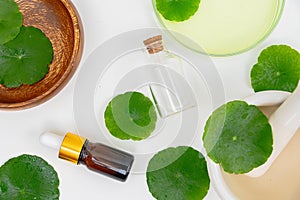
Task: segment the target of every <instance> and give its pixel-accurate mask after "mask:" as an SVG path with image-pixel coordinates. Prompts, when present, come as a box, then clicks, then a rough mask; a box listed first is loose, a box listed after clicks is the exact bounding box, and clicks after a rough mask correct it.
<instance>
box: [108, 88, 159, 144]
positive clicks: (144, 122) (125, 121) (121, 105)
mask: <svg viewBox="0 0 300 200" xmlns="http://www.w3.org/2000/svg"><path fill="white" fill-rule="evenodd" d="M104 118H105V124H106V127H107V129H108V130H109V132H110V133H111V134H112V135H113V136H115V137H117V138H119V139H123V140H128V139H132V140H142V139H145V138H147V137H149V136H150V134H151V133H152V132H153V130H154V129H155V125H156V120H157V116H156V112H155V108H154V105H153V103H152V101H151V100H150V99H149V98H148V97H146V96H144V95H143V94H141V93H139V92H127V93H125V94H121V95H118V96H116V97H115V98H113V99H112V100H111V101H110V102H109V104H108V106H107V107H106V110H105V113H104Z"/></svg>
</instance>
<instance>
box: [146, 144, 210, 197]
mask: <svg viewBox="0 0 300 200" xmlns="http://www.w3.org/2000/svg"><path fill="white" fill-rule="evenodd" d="M146 176H147V184H148V188H149V190H150V192H151V193H152V195H153V196H154V197H155V198H156V199H158V200H160V199H164V200H168V199H170V200H182V199H184V200H199V199H203V198H204V197H205V196H206V194H207V192H208V189H209V184H210V179H209V176H208V171H207V165H206V160H205V158H204V157H203V155H202V154H201V153H200V152H198V151H197V150H195V149H193V148H191V147H185V146H181V147H177V148H168V149H165V150H163V151H160V152H158V153H157V154H156V155H154V157H153V158H152V159H151V160H150V162H149V164H148V168H147V173H146Z"/></svg>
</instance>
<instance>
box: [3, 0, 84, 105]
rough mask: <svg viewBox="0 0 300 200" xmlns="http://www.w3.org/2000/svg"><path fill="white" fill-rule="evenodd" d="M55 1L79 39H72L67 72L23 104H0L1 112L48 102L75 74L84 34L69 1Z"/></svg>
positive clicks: (75, 11)
mask: <svg viewBox="0 0 300 200" xmlns="http://www.w3.org/2000/svg"><path fill="white" fill-rule="evenodd" d="M57 1H60V2H62V3H63V5H64V7H65V8H66V9H67V11H68V13H69V14H70V18H71V20H72V24H73V30H74V38H79V39H78V40H76V39H74V47H73V51H72V57H71V59H70V63H69V66H68V68H67V70H66V71H65V72H64V74H63V76H62V77H61V78H60V79H59V80H58V81H57V82H56V83H55V84H54V85H53V86H52V87H50V88H49V90H47V91H46V92H44V93H43V94H41V95H39V96H37V97H35V98H32V99H29V100H26V101H23V102H17V103H0V109H1V110H23V109H28V108H32V107H35V106H38V105H40V104H42V103H44V102H46V101H48V100H49V99H51V98H52V97H54V96H55V95H56V94H58V93H59V92H60V91H61V90H62V89H63V88H64V87H65V86H66V85H67V83H68V82H69V81H70V79H71V78H72V77H73V74H74V73H75V71H76V69H77V67H78V65H79V63H80V60H81V56H82V52H83V38H84V33H83V26H82V21H81V18H80V15H79V13H78V12H77V10H76V8H75V6H74V5H73V3H72V2H71V1H70V0H57Z"/></svg>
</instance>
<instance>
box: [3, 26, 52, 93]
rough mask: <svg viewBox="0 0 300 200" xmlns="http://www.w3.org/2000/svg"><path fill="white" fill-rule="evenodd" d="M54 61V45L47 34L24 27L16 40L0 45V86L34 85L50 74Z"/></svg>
mask: <svg viewBox="0 0 300 200" xmlns="http://www.w3.org/2000/svg"><path fill="white" fill-rule="evenodd" d="M52 59H53V49H52V45H51V42H50V40H49V39H48V38H47V37H46V36H45V34H44V33H43V32H42V31H41V30H39V29H37V28H34V27H25V26H23V27H21V31H20V33H19V35H18V36H17V37H16V38H15V39H13V40H11V41H9V42H7V43H5V44H3V45H0V84H3V85H5V86H6V87H8V88H15V87H19V86H21V85H22V84H29V85H31V84H34V83H36V82H38V81H40V80H41V79H43V78H44V76H45V75H46V74H47V73H48V70H49V67H48V65H49V64H50V63H51V61H52Z"/></svg>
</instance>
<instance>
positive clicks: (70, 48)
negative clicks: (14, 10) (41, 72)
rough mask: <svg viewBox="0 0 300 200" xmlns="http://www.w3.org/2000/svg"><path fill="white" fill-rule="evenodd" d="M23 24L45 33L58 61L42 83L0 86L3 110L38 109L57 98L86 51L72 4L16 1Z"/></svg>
mask: <svg viewBox="0 0 300 200" xmlns="http://www.w3.org/2000/svg"><path fill="white" fill-rule="evenodd" d="M16 2H17V4H18V5H19V7H20V10H21V12H22V13H23V18H24V21H23V24H24V25H25V26H34V27H36V28H39V29H41V30H42V31H43V32H44V34H46V36H47V37H48V38H49V39H50V41H51V43H52V46H53V53H54V57H53V60H52V63H51V64H50V65H49V72H48V73H47V75H46V76H45V77H44V78H43V79H42V80H41V81H39V82H38V83H35V84H33V85H22V86H20V87H18V88H13V89H10V88H6V87H5V86H3V85H1V84H0V109H12V110H18V109H25V108H30V107H33V106H37V105H39V104H41V103H43V102H45V101H47V100H49V99H50V98H51V97H53V96H54V95H55V94H57V93H58V92H59V91H60V90H61V89H62V88H63V87H64V86H65V85H66V84H67V83H68V81H69V80H70V79H71V77H72V75H73V74H74V72H75V70H76V68H77V66H78V64H79V62H80V59H81V56H82V50H83V28H82V23H81V20H80V17H79V14H78V13H77V11H76V9H75V7H74V6H73V4H72V3H71V2H70V1H69V0H16Z"/></svg>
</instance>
